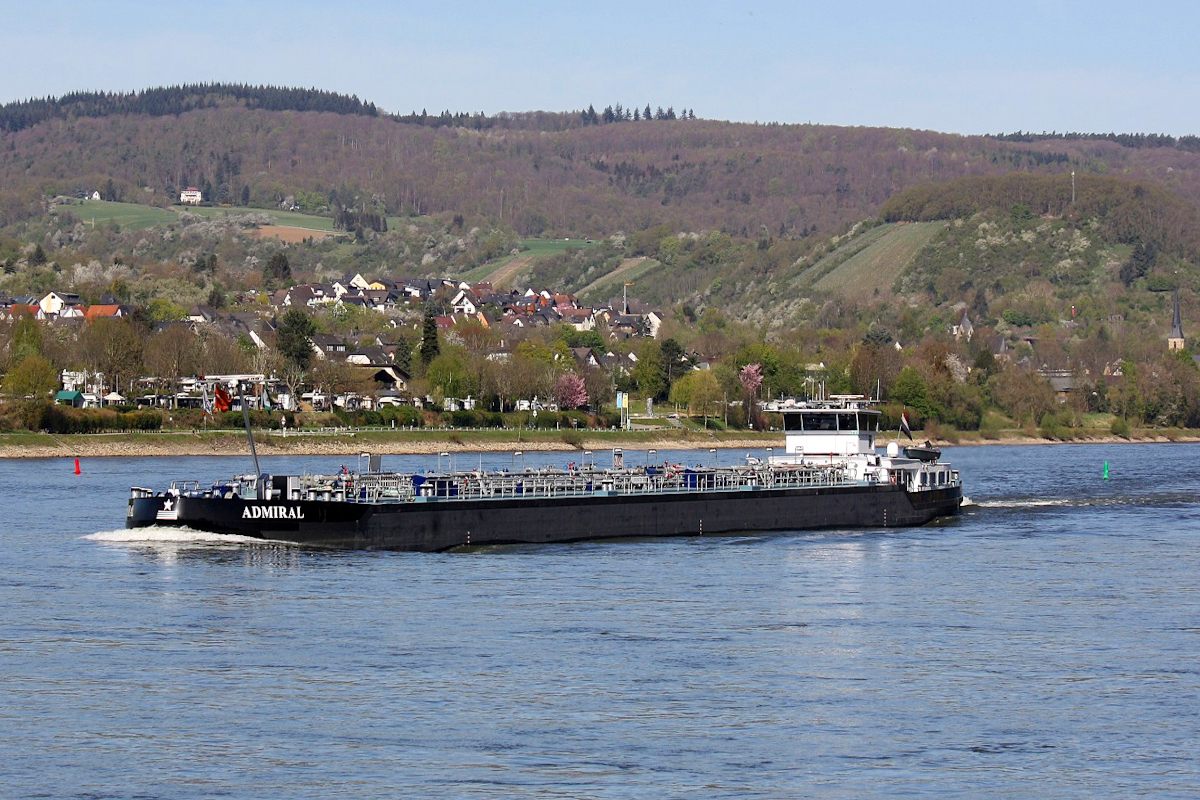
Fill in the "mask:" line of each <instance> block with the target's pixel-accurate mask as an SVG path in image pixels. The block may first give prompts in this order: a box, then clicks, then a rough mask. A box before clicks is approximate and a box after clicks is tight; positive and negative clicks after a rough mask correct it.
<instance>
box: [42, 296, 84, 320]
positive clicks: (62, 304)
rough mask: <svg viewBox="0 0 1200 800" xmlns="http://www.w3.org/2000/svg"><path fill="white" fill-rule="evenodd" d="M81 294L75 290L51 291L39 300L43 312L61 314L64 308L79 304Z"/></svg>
mask: <svg viewBox="0 0 1200 800" xmlns="http://www.w3.org/2000/svg"><path fill="white" fill-rule="evenodd" d="M79 303H80V300H79V295H77V294H75V293H73V292H50V293H49V294H48V295H46V296H45V297H43V298H42V299H41V300H39V301H38V306H39V307H40V308H41V310H42V314H55V315H58V314H61V313H62V310H63V309H64V308H67V307H70V306H77V305H79Z"/></svg>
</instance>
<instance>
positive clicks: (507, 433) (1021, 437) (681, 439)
mask: <svg viewBox="0 0 1200 800" xmlns="http://www.w3.org/2000/svg"><path fill="white" fill-rule="evenodd" d="M647 422H648V423H651V424H649V425H648V424H644V423H647ZM656 422H658V421H657V420H645V421H637V422H636V423H635V424H636V429H635V430H631V431H613V430H586V431H574V430H569V431H568V430H531V429H519V430H496V429H470V430H447V429H415V430H413V429H405V430H387V429H378V428H374V429H365V428H359V429H324V430H313V431H302V432H300V433H294V432H291V433H288V435H287V436H286V437H284V436H281V435H280V434H279V432H278V431H270V432H268V431H256V432H255V435H254V439H255V442H256V443H257V447H258V450H259V452H260V453H261V454H263V455H353V454H357V453H362V452H368V451H370V452H376V453H393V454H399V453H416V454H421V453H438V452H442V451H452V452H474V451H481V450H482V451H499V452H508V451H516V450H529V451H533V450H561V451H580V450H585V449H586V450H595V451H604V450H610V449H612V448H614V447H621V448H625V449H628V450H633V451H637V450H644V449H649V448H654V449H658V450H673V449H706V448H725V449H754V448H764V447H782V444H783V436H782V434H781V433H779V432H777V431H766V432H758V431H737V430H730V431H721V430H711V429H707V430H706V429H704V428H701V427H699V426H698V424H697V423H696V421H694V420H688V421H685V423H684V426H683V427H682V428H676V427H673V426H669V425H665V424H664V425H662V426H661V427H660V426H655V425H654V423H656ZM1110 422H1111V418H1108V417H1107V416H1106V415H1088V416H1087V418H1085V420H1084V424H1083V426H1081V427H1077V428H1063V429H1057V430H1054V431H1045V430H1039V429H1036V428H1012V427H1010V428H992V429H989V430H987V431H985V432H979V431H969V432H957V431H950V430H942V431H935V430H931V431H928V432H922V431H916V432H914V435H915V437H916V439H917V440H918V441H920V440H923V439H926V438H929V439H931V440H933V441H934V442H935V443H936V444H938V445H940V446H943V447H952V446H955V445H959V446H969V445H988V444H1052V443H1069V442H1075V443H1108V442H1187V441H1200V430H1184V429H1178V428H1133V429H1131V430H1130V432H1129V434H1128V436H1114V435H1113V434H1112V432H1111V430H1110ZM893 438H895V433H894V432H892V431H885V432H883V433H882V434H881V435H880V437H879V442H880V444H881V445H882V444H885V443H887V442H889V441H891V440H892V439H893ZM245 453H246V439H245V434H243V433H242V432H240V431H237V430H220V431H207V432H200V431H196V432H194V431H190V430H180V431H161V432H148V433H104V434H49V433H31V432H9V433H0V457H2V458H66V457H75V456H80V457H83V456H86V457H96V456H156V455H157V456H172V455H175V456H184V455H244V454H245Z"/></svg>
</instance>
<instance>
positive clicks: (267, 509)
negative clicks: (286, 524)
mask: <svg viewBox="0 0 1200 800" xmlns="http://www.w3.org/2000/svg"><path fill="white" fill-rule="evenodd" d="M242 519H304V509H302V508H299V507H297V506H292V507H291V508H288V507H286V506H246V507H245V508H243V509H242Z"/></svg>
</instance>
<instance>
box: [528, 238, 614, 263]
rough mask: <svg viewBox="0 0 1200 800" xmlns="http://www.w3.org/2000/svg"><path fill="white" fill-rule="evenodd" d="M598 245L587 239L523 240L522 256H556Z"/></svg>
mask: <svg viewBox="0 0 1200 800" xmlns="http://www.w3.org/2000/svg"><path fill="white" fill-rule="evenodd" d="M597 244H598V243H597V242H593V241H589V240H586V239H522V240H521V248H522V249H521V255H523V256H532V257H533V258H545V257H546V256H556V255H558V254H559V253H565V252H567V251H568V250H581V249H583V248H587V247H595V246H596V245H597Z"/></svg>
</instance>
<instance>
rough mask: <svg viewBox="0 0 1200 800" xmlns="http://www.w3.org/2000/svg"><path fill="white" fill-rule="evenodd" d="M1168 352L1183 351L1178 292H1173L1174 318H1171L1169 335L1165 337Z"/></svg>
mask: <svg viewBox="0 0 1200 800" xmlns="http://www.w3.org/2000/svg"><path fill="white" fill-rule="evenodd" d="M1167 349H1168V350H1182V349H1183V321H1182V320H1181V319H1180V317H1179V290H1178V289H1176V290H1175V316H1173V317H1172V318H1171V335H1170V336H1168V337H1167Z"/></svg>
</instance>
